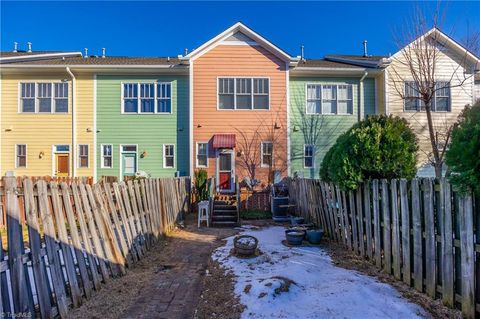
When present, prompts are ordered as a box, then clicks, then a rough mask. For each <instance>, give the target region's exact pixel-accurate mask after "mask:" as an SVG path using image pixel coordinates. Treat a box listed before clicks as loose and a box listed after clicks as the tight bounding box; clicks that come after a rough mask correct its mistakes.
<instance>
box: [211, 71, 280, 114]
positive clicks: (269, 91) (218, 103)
mask: <svg viewBox="0 0 480 319" xmlns="http://www.w3.org/2000/svg"><path fill="white" fill-rule="evenodd" d="M220 79H233V109H221V108H220V94H219V91H218V90H219V86H218V82H219V80H220ZM237 79H251V80H252V84H251V89H252V93H251V100H252V102H251V103H252V104H251V105H252V107H251V108H250V109H237ZM254 79H268V108H266V109H256V108H254V102H253V101H254V96H255V94H254V93H253V80H254ZM216 85H217V111H260V112H262V111H270V105H271V100H272V99H271V93H272V92H271V79H270V77H269V76H217V84H216ZM257 95H267V94H257Z"/></svg>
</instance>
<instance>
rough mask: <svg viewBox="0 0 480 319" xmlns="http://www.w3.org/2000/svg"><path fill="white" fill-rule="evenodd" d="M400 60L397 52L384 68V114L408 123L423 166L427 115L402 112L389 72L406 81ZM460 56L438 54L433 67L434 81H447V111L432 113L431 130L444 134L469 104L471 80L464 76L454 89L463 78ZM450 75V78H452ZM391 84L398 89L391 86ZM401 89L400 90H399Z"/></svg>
mask: <svg viewBox="0 0 480 319" xmlns="http://www.w3.org/2000/svg"><path fill="white" fill-rule="evenodd" d="M403 60H404V58H403V57H402V55H401V53H397V55H395V56H394V58H393V59H392V63H391V65H390V66H389V67H388V68H387V70H386V72H388V86H389V88H388V94H389V96H388V111H389V114H392V115H396V116H400V117H403V118H405V119H407V120H408V122H409V123H410V125H411V127H412V129H413V130H414V132H415V133H416V135H417V137H418V139H419V147H420V151H419V152H418V165H419V166H420V165H423V164H425V162H426V161H427V154H428V153H430V152H431V144H430V139H429V137H428V135H429V134H428V125H427V116H426V113H425V112H405V111H404V100H403V99H402V98H401V96H400V95H399V94H398V92H397V89H398V88H402V83H401V82H400V81H399V79H398V77H397V76H396V73H395V72H394V71H393V69H395V70H396V72H398V74H400V75H401V78H403V79H410V78H411V75H410V74H411V73H410V71H409V70H408V68H407V67H406V66H405V65H402V62H403ZM462 65H464V63H463V57H460V56H458V55H457V54H455V53H453V52H452V51H450V50H445V51H442V52H439V58H438V62H437V67H436V70H435V73H436V78H437V80H440V81H442V80H445V81H448V80H450V79H452V80H451V86H456V87H452V88H451V93H450V94H451V112H433V113H432V115H433V122H434V126H435V129H436V130H437V131H439V132H442V131H445V129H446V128H447V127H450V126H451V125H453V124H454V123H455V122H456V120H457V117H458V115H459V114H460V113H461V112H462V110H463V109H464V108H465V105H467V104H471V103H472V99H473V81H474V78H473V76H471V75H468V74H467V77H468V79H467V80H466V81H465V83H463V85H462V86H457V85H459V83H460V80H461V79H464V75H463V72H464V68H463V67H462ZM452 75H453V76H452ZM395 81H397V82H398V83H400V86H398V85H397V88H396V87H395ZM402 90H403V88H402Z"/></svg>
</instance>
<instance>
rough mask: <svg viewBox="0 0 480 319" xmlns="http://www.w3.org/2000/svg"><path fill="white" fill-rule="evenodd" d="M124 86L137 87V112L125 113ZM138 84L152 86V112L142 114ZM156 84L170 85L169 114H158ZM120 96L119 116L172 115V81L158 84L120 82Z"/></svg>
mask: <svg viewBox="0 0 480 319" xmlns="http://www.w3.org/2000/svg"><path fill="white" fill-rule="evenodd" d="M125 84H136V85H137V112H125V96H124V85H125ZM140 84H153V90H154V95H153V100H154V102H153V104H154V109H153V112H142V104H141V100H142V99H141V97H140ZM158 84H170V112H158V100H159V99H160V97H158V92H157V85H158ZM120 88H121V90H120V92H121V93H120V94H121V102H120V104H121V105H120V109H121V114H126V115H129V114H142V115H168V114H173V81H160V82H135V81H132V82H120Z"/></svg>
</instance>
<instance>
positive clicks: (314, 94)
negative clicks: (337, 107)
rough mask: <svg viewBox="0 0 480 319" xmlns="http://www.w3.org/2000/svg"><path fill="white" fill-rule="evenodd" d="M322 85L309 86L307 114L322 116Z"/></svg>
mask: <svg viewBox="0 0 480 319" xmlns="http://www.w3.org/2000/svg"><path fill="white" fill-rule="evenodd" d="M320 87H321V86H320V85H317V84H309V85H307V114H320V113H321V110H322V95H321V91H320Z"/></svg>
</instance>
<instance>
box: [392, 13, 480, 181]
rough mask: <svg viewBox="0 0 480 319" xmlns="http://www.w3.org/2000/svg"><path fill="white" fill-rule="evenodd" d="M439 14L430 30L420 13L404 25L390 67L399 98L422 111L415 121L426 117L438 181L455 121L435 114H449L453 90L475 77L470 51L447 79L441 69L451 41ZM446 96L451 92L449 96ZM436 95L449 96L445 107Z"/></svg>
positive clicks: (430, 156) (431, 160)
mask: <svg viewBox="0 0 480 319" xmlns="http://www.w3.org/2000/svg"><path fill="white" fill-rule="evenodd" d="M440 11H441V10H440V9H439V8H437V10H436V12H435V14H434V16H433V19H432V21H433V22H432V26H431V27H429V23H428V22H427V18H426V16H425V15H424V14H423V13H422V12H421V10H419V9H418V10H417V12H416V13H415V14H414V15H413V17H412V19H411V21H410V22H407V23H406V24H405V25H406V27H405V28H404V30H403V31H401V32H398V33H397V35H398V36H397V39H396V42H397V45H398V46H399V49H400V51H399V53H397V54H396V55H394V56H393V57H392V62H391V65H390V67H389V70H390V71H391V73H390V75H391V81H392V82H393V87H394V89H395V91H396V93H397V94H398V96H399V97H400V98H401V99H402V100H403V101H404V102H405V105H409V107H410V108H411V110H416V111H420V112H416V113H413V114H414V116H412V118H413V117H416V118H413V120H414V121H419V122H421V121H422V119H419V118H418V117H423V116H426V122H427V123H426V129H427V131H428V132H427V134H426V135H427V139H428V140H429V142H430V143H429V144H430V145H431V151H429V152H428V154H427V157H428V161H429V163H430V164H431V165H432V166H433V167H434V169H435V175H436V177H437V178H438V177H441V176H442V168H443V165H444V161H445V153H446V150H447V146H448V143H449V142H450V135H451V131H452V127H453V124H454V121H452V120H449V119H448V118H447V116H443V117H442V116H438V113H437V114H435V115H434V114H433V113H435V112H436V111H437V110H440V109H442V110H447V111H448V107H449V106H448V104H449V102H448V99H451V89H452V88H456V87H460V88H462V87H463V86H464V85H465V83H466V82H467V81H468V80H470V79H471V78H472V77H473V76H474V70H473V67H472V64H471V63H470V64H468V61H469V60H468V56H469V54H470V53H469V50H468V49H465V50H464V53H463V54H462V56H461V57H456V61H455V63H451V65H449V66H448V67H447V68H448V75H447V77H445V76H446V73H445V72H444V70H441V69H440V68H442V67H443V68H445V65H442V62H443V61H444V60H443V61H442V59H444V57H445V54H446V43H447V42H448V41H450V40H449V39H448V38H447V37H445V36H444V34H442V33H441V32H440V31H439V25H440V24H441V23H440V21H441V20H443V17H442V16H441V14H440ZM472 41H473V39H470V43H469V45H470V46H472V47H473V46H474V43H472ZM446 92H450V93H449V96H448V95H447V94H446ZM436 95H439V96H446V95H447V97H446V99H445V100H444V101H442V102H443V103H445V104H441V103H440V102H438V101H437V103H436V101H435V97H436ZM444 108H447V109H444Z"/></svg>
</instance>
